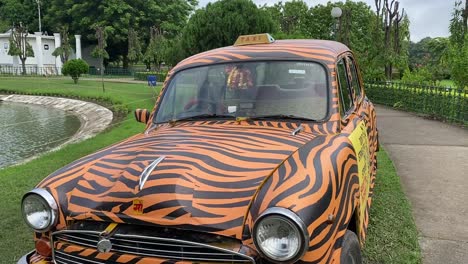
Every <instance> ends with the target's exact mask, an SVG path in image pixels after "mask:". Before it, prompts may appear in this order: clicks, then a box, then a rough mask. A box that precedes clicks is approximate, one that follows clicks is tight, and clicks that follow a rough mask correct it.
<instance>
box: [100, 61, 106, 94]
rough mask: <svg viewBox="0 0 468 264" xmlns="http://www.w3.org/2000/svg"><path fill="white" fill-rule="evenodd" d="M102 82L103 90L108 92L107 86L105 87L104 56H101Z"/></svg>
mask: <svg viewBox="0 0 468 264" xmlns="http://www.w3.org/2000/svg"><path fill="white" fill-rule="evenodd" d="M101 83H102V92H103V93H105V92H106V88H104V58H102V57H101Z"/></svg>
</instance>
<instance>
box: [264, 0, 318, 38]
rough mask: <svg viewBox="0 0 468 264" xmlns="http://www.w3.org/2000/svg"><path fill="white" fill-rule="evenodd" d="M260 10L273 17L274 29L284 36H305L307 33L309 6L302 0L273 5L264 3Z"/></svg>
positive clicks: (309, 17) (309, 15)
mask: <svg viewBox="0 0 468 264" xmlns="http://www.w3.org/2000/svg"><path fill="white" fill-rule="evenodd" d="M261 9H262V10H265V11H266V12H267V13H269V15H270V17H271V18H273V19H274V23H275V24H274V31H272V32H271V33H277V32H276V31H277V30H278V32H281V33H283V34H284V36H285V38H299V37H302V38H305V37H306V36H307V35H308V33H309V23H310V19H311V14H310V12H309V7H308V6H307V4H306V3H305V2H304V1H303V0H293V1H290V2H286V3H284V4H283V2H279V3H276V4H274V5H273V6H266V5H264V6H263V7H262V8H261Z"/></svg>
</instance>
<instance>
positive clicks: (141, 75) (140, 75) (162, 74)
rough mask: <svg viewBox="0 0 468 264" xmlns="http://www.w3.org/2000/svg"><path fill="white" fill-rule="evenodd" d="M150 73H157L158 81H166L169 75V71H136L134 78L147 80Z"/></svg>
mask: <svg viewBox="0 0 468 264" xmlns="http://www.w3.org/2000/svg"><path fill="white" fill-rule="evenodd" d="M150 75H156V80H157V81H158V82H164V80H165V79H166V76H167V72H135V75H134V77H133V78H134V79H135V80H139V81H146V80H148V76H150Z"/></svg>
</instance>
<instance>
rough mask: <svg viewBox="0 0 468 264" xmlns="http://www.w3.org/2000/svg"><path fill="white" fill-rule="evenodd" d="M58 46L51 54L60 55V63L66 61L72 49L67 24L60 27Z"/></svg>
mask: <svg viewBox="0 0 468 264" xmlns="http://www.w3.org/2000/svg"><path fill="white" fill-rule="evenodd" d="M59 31H60V42H61V44H60V47H58V48H56V49H55V50H54V52H52V55H53V56H55V57H57V56H60V60H61V61H62V63H65V62H67V61H68V58H69V57H70V55H71V54H72V52H73V49H72V47H71V45H70V40H69V38H68V25H63V26H62V27H60V30H59Z"/></svg>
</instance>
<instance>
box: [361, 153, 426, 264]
mask: <svg viewBox="0 0 468 264" xmlns="http://www.w3.org/2000/svg"><path fill="white" fill-rule="evenodd" d="M377 157H378V161H379V166H378V170H377V179H376V181H375V190H374V198H373V200H372V206H371V209H370V221H369V228H368V230H367V232H368V233H367V238H366V244H365V246H364V263H369V264H371V263H372V264H374V263H375V264H377V263H406V264H409V263H411V264H413V263H421V251H420V248H419V243H418V231H417V229H416V225H415V223H414V219H413V216H412V214H411V206H410V204H409V201H408V199H407V198H406V196H405V194H404V193H403V190H402V188H401V182H400V178H399V177H398V175H397V174H396V171H395V168H394V166H393V163H392V161H391V160H390V158H389V157H388V155H387V153H386V152H385V150H384V149H382V147H381V148H380V152H379V153H378V155H377Z"/></svg>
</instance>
